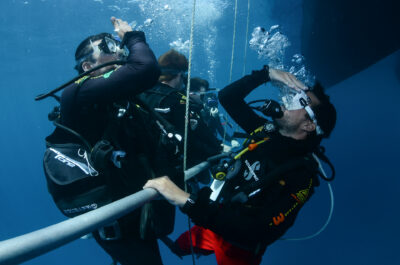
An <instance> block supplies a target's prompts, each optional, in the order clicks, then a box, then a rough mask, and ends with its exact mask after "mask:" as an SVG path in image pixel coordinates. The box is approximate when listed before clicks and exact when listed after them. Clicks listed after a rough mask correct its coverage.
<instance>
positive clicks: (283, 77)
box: [269, 68, 308, 91]
mask: <svg viewBox="0 0 400 265" xmlns="http://www.w3.org/2000/svg"><path fill="white" fill-rule="evenodd" d="M269 77H270V79H271V81H273V82H278V83H280V84H283V85H285V86H288V87H290V88H293V89H295V90H297V91H300V90H308V87H307V86H306V85H304V84H303V83H302V82H301V81H300V80H298V79H297V78H296V77H295V76H294V75H292V74H291V73H288V72H284V71H281V70H278V69H272V68H270V69H269Z"/></svg>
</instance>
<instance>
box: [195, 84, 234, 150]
mask: <svg viewBox="0 0 400 265" xmlns="http://www.w3.org/2000/svg"><path fill="white" fill-rule="evenodd" d="M213 90H215V89H210V85H209V83H208V81H207V80H205V79H201V78H199V77H194V78H191V79H190V91H191V92H190V93H191V95H190V97H191V99H193V100H194V101H195V102H196V103H198V104H201V105H203V108H202V109H201V111H200V114H201V118H202V120H203V121H204V123H205V124H206V125H207V127H208V128H210V130H211V131H212V133H213V135H214V137H215V138H217V137H218V136H219V137H220V138H221V139H222V140H225V141H228V142H230V145H231V146H232V147H238V146H239V143H238V142H237V141H236V140H234V139H233V137H232V136H231V135H229V133H228V132H227V131H226V128H224V126H223V124H224V123H225V126H227V125H229V126H230V127H231V128H232V125H231V124H229V123H228V121H227V120H225V121H222V120H221V117H222V115H221V114H220V112H219V109H218V105H219V103H218V96H217V93H216V92H213ZM223 144H224V145H223V146H224V149H231V146H229V145H225V143H223Z"/></svg>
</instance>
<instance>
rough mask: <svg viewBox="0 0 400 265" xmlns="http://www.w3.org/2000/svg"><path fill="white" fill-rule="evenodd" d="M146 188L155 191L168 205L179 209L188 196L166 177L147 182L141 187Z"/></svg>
mask: <svg viewBox="0 0 400 265" xmlns="http://www.w3.org/2000/svg"><path fill="white" fill-rule="evenodd" d="M147 188H153V189H155V190H157V191H158V192H159V193H160V194H161V195H162V196H163V197H164V198H165V199H167V200H168V201H169V203H171V204H173V205H176V206H179V207H182V206H183V205H184V204H185V203H186V201H187V199H188V198H189V196H190V194H189V193H187V192H185V191H183V190H181V189H180V188H179V187H178V186H176V185H175V183H173V182H172V181H171V180H170V179H169V177H167V176H163V177H159V178H155V179H150V180H148V181H147V183H146V184H145V185H144V186H143V189H147Z"/></svg>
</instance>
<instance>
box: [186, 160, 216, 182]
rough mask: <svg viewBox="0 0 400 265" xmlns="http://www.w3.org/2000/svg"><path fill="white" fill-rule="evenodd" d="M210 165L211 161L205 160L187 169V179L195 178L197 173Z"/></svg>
mask: <svg viewBox="0 0 400 265" xmlns="http://www.w3.org/2000/svg"><path fill="white" fill-rule="evenodd" d="M209 167H210V163H209V162H207V161H204V162H202V163H200V164H198V165H196V166H194V167H191V168H189V169H188V170H185V181H188V180H189V179H191V178H193V177H194V176H196V175H197V174H199V173H200V172H201V171H203V170H205V169H207V168H209Z"/></svg>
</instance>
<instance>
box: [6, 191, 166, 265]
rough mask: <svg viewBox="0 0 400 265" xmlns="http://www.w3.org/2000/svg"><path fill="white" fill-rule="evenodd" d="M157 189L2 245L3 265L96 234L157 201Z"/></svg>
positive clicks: (133, 195)
mask: <svg viewBox="0 0 400 265" xmlns="http://www.w3.org/2000/svg"><path fill="white" fill-rule="evenodd" d="M157 196H158V192H157V191H156V190H154V189H145V190H141V191H139V192H137V193H135V194H132V195H130V196H127V197H125V198H122V199H120V200H118V201H115V202H112V203H110V204H108V205H105V206H103V207H101V208H98V209H96V210H93V211H90V212H88V213H85V214H82V215H79V216H77V217H74V218H71V219H68V220H66V221H63V222H61V223H58V224H54V225H51V226H48V227H46V228H43V229H40V230H37V231H34V232H31V233H28V234H25V235H22V236H18V237H15V238H12V239H8V240H4V241H1V242H0V264H7V265H8V264H10V265H12V264H20V263H22V262H25V261H28V260H30V259H33V258H35V257H38V256H40V255H42V254H45V253H47V252H49V251H52V250H54V249H56V248H58V247H61V246H63V245H65V244H67V243H69V242H71V241H74V240H76V239H79V238H81V237H82V236H84V235H86V234H88V233H90V232H93V231H95V230H96V229H99V228H101V227H103V226H105V225H107V224H109V223H112V222H113V221H115V220H116V219H118V218H120V217H122V216H124V215H126V214H128V213H130V212H132V211H133V210H135V209H136V208H139V207H140V206H142V205H143V204H145V203H146V202H149V201H151V200H153V199H155V198H156V197H157Z"/></svg>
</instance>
